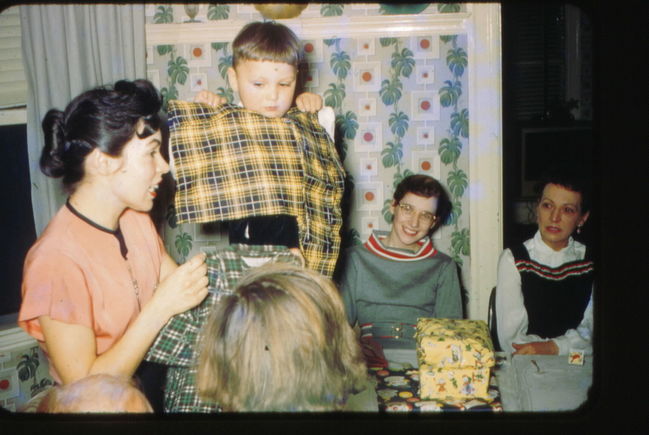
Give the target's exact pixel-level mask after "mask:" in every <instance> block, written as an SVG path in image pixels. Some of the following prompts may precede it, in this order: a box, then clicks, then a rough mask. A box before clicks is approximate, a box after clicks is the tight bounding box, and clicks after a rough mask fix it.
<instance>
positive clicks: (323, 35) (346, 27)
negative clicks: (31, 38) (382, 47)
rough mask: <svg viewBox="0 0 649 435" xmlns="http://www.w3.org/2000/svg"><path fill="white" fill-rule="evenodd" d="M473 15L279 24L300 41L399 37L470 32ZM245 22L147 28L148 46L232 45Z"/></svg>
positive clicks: (326, 19) (296, 20)
mask: <svg viewBox="0 0 649 435" xmlns="http://www.w3.org/2000/svg"><path fill="white" fill-rule="evenodd" d="M470 15H471V14H469V13H457V14H417V15H379V16H370V17H367V16H358V17H315V18H294V19H290V20H277V21H278V22H281V23H282V24H284V25H286V26H287V27H289V28H290V29H291V30H293V31H294V32H295V33H296V34H297V36H298V37H299V38H300V39H329V38H337V37H344V38H356V37H399V36H410V35H413V34H452V33H464V32H466V26H467V21H468V20H469V18H470ZM247 23H248V21H245V20H215V21H208V22H205V23H177V24H147V25H146V43H147V45H165V44H172V45H173V44H190V43H206V42H231V41H232V40H233V39H234V37H235V36H236V35H237V33H238V32H239V30H241V28H242V27H243V26H244V25H245V24H247Z"/></svg>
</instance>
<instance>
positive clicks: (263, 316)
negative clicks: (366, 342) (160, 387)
mask: <svg viewBox="0 0 649 435" xmlns="http://www.w3.org/2000/svg"><path fill="white" fill-rule="evenodd" d="M200 349H201V350H200V354H199V362H198V375H197V385H198V389H199V392H200V394H201V396H202V397H203V398H205V399H207V400H211V401H214V402H217V403H218V404H219V405H220V406H222V407H223V409H225V410H227V411H323V410H333V409H337V408H338V407H339V406H340V405H341V404H342V403H343V402H344V400H345V398H346V396H347V394H348V393H349V392H350V391H351V390H353V389H356V388H359V387H360V386H361V385H362V383H364V382H365V380H366V367H365V365H364V363H363V359H362V354H361V351H360V348H359V346H358V343H357V342H356V340H355V336H354V333H353V330H352V329H351V327H350V326H349V325H348V323H347V321H346V317H345V312H344V306H343V303H342V300H341V299H340V296H339V294H338V291H337V289H336V287H335V285H334V284H333V283H332V282H331V281H330V280H329V279H327V278H326V277H324V276H322V275H320V274H318V273H316V272H313V271H310V270H308V269H304V268H299V267H296V266H291V265H281V264H271V265H265V266H261V267H259V268H256V269H253V270H252V271H251V272H250V273H249V274H247V275H246V276H244V277H243V278H242V279H241V281H240V282H239V284H238V285H237V288H236V289H235V292H234V294H232V295H231V296H228V297H227V298H225V299H223V300H222V301H221V302H220V303H219V305H218V306H217V308H216V310H215V311H213V312H212V314H211V316H210V318H209V320H208V323H207V324H206V326H205V328H204V330H203V337H202V339H201V348H200Z"/></svg>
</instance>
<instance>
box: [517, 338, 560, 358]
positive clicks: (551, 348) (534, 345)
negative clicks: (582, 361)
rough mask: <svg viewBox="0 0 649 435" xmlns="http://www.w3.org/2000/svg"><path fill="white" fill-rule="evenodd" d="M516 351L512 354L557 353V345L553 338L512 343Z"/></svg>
mask: <svg viewBox="0 0 649 435" xmlns="http://www.w3.org/2000/svg"><path fill="white" fill-rule="evenodd" d="M512 347H513V348H514V349H516V352H514V353H512V355H558V354H559V347H558V346H557V344H556V343H555V342H554V341H553V340H548V341H533V342H531V343H524V344H518V343H512Z"/></svg>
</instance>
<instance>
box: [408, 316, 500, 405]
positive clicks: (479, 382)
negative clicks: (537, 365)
mask: <svg viewBox="0 0 649 435" xmlns="http://www.w3.org/2000/svg"><path fill="white" fill-rule="evenodd" d="M415 339H416V341H417V359H418V360H419V377H420V391H419V396H420V397H421V398H422V399H441V400H445V401H448V400H463V399H472V398H480V399H489V392H488V386H489V379H490V367H492V366H493V365H494V363H495V357H494V349H493V344H492V343H491V338H490V336H489V329H488V328H487V324H486V323H485V322H484V321H482V320H466V319H431V318H421V319H419V320H418V322H417V332H416V333H415Z"/></svg>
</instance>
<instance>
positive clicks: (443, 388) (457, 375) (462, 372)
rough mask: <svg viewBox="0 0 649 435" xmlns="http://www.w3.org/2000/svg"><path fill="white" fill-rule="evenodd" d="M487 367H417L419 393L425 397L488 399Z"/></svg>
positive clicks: (426, 365) (424, 365) (425, 365)
mask: <svg viewBox="0 0 649 435" xmlns="http://www.w3.org/2000/svg"><path fill="white" fill-rule="evenodd" d="M489 371H490V369H489V368H482V369H473V368H464V369H445V368H440V367H438V368H435V367H434V366H431V365H428V364H423V365H421V366H420V367H419V381H420V391H419V395H420V397H422V398H426V399H442V400H453V399H473V398H483V399H488V398H489V393H488V391H487V389H488V387H489Z"/></svg>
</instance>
